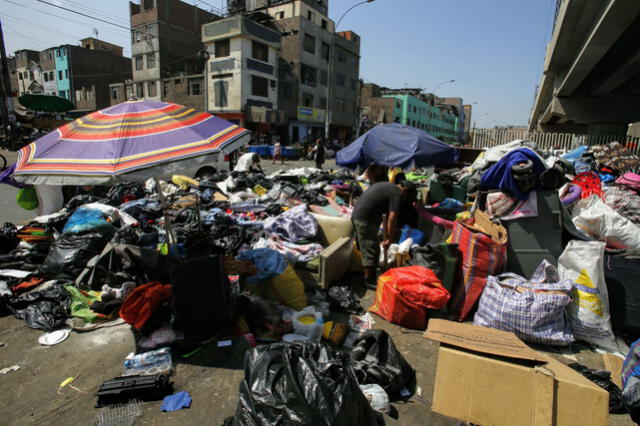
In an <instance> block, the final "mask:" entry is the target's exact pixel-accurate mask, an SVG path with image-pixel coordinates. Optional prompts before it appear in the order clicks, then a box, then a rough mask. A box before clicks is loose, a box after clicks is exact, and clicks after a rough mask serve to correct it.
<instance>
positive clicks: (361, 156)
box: [336, 123, 458, 169]
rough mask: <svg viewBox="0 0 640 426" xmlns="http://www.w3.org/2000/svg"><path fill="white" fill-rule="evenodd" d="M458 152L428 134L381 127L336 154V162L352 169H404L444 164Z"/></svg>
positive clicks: (453, 158) (402, 128) (383, 125)
mask: <svg viewBox="0 0 640 426" xmlns="http://www.w3.org/2000/svg"><path fill="white" fill-rule="evenodd" d="M457 156H458V150H457V149H456V148H454V147H452V146H450V145H447V144H446V143H444V142H442V141H440V140H439V139H436V138H434V137H433V136H431V135H430V134H429V133H427V132H424V131H422V130H419V129H416V128H415V127H410V126H404V125H402V124H396V123H393V124H381V125H379V126H376V127H374V128H373V129H371V130H369V131H368V132H367V133H365V134H364V135H362V136H360V137H359V138H358V139H356V140H355V141H354V142H353V143H352V144H351V145H349V146H347V147H346V148H343V149H341V150H340V151H338V152H337V153H336V163H337V164H338V165H339V166H342V167H349V168H353V169H355V168H356V167H358V166H361V167H367V166H368V165H370V164H378V165H380V166H388V167H402V168H407V167H411V166H413V165H415V166H416V167H427V166H433V165H447V164H451V163H453V162H455V161H456V157H457Z"/></svg>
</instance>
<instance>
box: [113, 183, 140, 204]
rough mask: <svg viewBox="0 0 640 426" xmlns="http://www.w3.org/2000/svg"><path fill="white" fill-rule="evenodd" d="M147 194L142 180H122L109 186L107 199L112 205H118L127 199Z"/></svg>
mask: <svg viewBox="0 0 640 426" xmlns="http://www.w3.org/2000/svg"><path fill="white" fill-rule="evenodd" d="M146 195H147V194H146V192H145V190H144V186H142V184H141V183H140V182H120V183H117V184H115V185H113V186H112V187H111V188H109V192H107V200H108V203H109V204H110V205H112V206H116V207H117V206H119V205H120V204H122V203H124V202H126V201H132V200H137V199H138V198H143V197H144V196H146Z"/></svg>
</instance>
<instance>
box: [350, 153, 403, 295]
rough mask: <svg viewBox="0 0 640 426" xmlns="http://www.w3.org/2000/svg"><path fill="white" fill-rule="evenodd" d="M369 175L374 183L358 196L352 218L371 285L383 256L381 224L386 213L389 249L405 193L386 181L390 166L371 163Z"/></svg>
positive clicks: (385, 243) (385, 242)
mask: <svg viewBox="0 0 640 426" xmlns="http://www.w3.org/2000/svg"><path fill="white" fill-rule="evenodd" d="M366 176H367V179H368V180H369V182H370V183H371V186H370V187H369V188H368V189H367V190H366V191H365V192H364V194H362V196H361V197H360V199H359V200H358V203H357V204H356V207H355V208H354V209H353V213H352V215H351V220H352V222H353V229H354V231H355V235H356V239H357V241H358V247H359V248H360V251H361V252H362V265H363V266H364V279H365V284H366V285H367V286H368V287H369V286H372V287H375V285H376V267H377V265H378V263H379V259H380V239H379V238H378V231H379V229H380V224H381V223H382V220H383V216H386V222H385V223H384V224H383V225H384V226H383V229H384V235H383V240H382V248H383V249H384V250H387V248H389V245H391V242H392V241H393V238H394V232H395V228H396V221H397V218H398V210H399V209H400V202H401V195H402V194H401V192H400V189H398V187H397V186H395V185H393V184H391V183H389V182H386V180H387V168H386V167H382V166H375V165H374V166H369V168H367V172H366Z"/></svg>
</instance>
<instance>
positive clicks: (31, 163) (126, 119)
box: [14, 101, 250, 185]
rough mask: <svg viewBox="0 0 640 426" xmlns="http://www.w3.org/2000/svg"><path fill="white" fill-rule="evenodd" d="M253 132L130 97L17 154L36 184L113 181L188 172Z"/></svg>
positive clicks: (18, 174) (23, 177)
mask: <svg viewBox="0 0 640 426" xmlns="http://www.w3.org/2000/svg"><path fill="white" fill-rule="evenodd" d="M249 138H250V135H249V131H248V130H246V129H243V128H242V127H239V126H236V125H235V124H233V123H230V122H228V121H226V120H223V119H221V118H218V117H216V116H214V115H211V114H208V113H205V112H198V111H195V110H194V109H192V108H187V107H185V106H181V105H177V104H172V103H166V102H151V101H131V102H124V103H121V104H119V105H115V106H112V107H109V108H106V109H103V110H101V111H96V112H93V113H91V114H88V115H86V116H84V117H82V118H79V119H77V120H75V121H72V122H71V123H69V124H66V125H64V126H62V127H60V128H58V129H56V130H54V131H53V132H51V133H49V134H47V135H45V136H43V137H42V138H40V139H38V140H37V141H35V142H33V143H31V144H29V145H27V146H25V147H24V148H22V149H21V150H20V151H19V152H18V161H17V165H16V170H15V172H14V177H15V179H16V180H18V181H20V182H23V183H30V184H34V185H38V184H45V185H109V184H112V183H114V182H117V181H131V180H146V179H148V178H150V177H154V176H167V175H170V174H174V173H185V172H186V171H188V170H192V169H194V168H196V167H198V166H199V165H202V164H205V163H211V162H216V161H218V159H219V158H220V156H223V155H225V154H227V153H229V152H232V151H234V150H236V149H237V148H238V147H240V146H242V145H244V144H246V143H247V142H248V140H249Z"/></svg>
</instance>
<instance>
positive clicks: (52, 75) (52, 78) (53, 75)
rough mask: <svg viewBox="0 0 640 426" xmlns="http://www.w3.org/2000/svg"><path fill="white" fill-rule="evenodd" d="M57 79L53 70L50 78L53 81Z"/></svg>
mask: <svg viewBox="0 0 640 426" xmlns="http://www.w3.org/2000/svg"><path fill="white" fill-rule="evenodd" d="M54 79H55V74H54V72H53V71H50V72H49V80H51V81H53V80H54Z"/></svg>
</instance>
